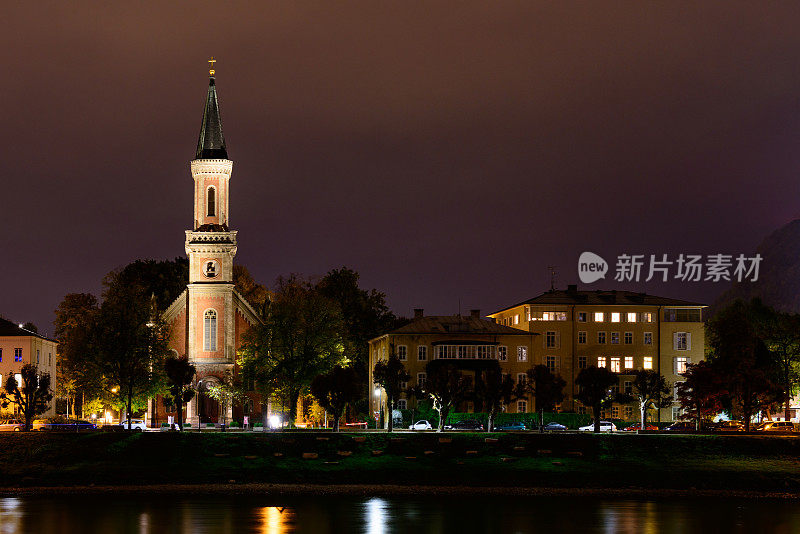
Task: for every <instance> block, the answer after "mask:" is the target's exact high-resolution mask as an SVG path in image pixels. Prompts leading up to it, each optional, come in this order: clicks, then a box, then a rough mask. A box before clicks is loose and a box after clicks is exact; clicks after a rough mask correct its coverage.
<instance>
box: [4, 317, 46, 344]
mask: <svg viewBox="0 0 800 534" xmlns="http://www.w3.org/2000/svg"><path fill="white" fill-rule="evenodd" d="M24 336H32V337H38V338H40V339H46V340H48V341H56V340H55V339H50V338H49V337H47V336H43V335H42V334H37V333H36V332H34V331H32V330H26V329H24V328H22V327H21V326H20V325H18V324H15V323H12V322H11V321H9V320H7V319H3V318H2V317H0V337H24ZM56 343H57V341H56Z"/></svg>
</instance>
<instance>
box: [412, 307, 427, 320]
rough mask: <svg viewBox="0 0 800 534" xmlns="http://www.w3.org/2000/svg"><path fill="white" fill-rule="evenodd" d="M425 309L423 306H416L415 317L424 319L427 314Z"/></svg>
mask: <svg viewBox="0 0 800 534" xmlns="http://www.w3.org/2000/svg"><path fill="white" fill-rule="evenodd" d="M424 311H425V310H424V309H423V308H414V319H422V318H423V317H424V316H425V314H424V313H423V312H424Z"/></svg>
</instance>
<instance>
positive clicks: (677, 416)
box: [672, 406, 681, 421]
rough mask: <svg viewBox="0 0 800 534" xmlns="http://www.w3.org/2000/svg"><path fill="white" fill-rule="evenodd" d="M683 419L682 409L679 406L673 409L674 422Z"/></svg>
mask: <svg viewBox="0 0 800 534" xmlns="http://www.w3.org/2000/svg"><path fill="white" fill-rule="evenodd" d="M680 418H681V409H680V408H679V407H677V406H673V407H672V420H673V421H677V420H678V419H680Z"/></svg>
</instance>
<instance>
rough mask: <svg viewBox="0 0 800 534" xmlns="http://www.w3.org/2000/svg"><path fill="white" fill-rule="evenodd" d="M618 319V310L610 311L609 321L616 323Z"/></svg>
mask: <svg viewBox="0 0 800 534" xmlns="http://www.w3.org/2000/svg"><path fill="white" fill-rule="evenodd" d="M619 320H620V313H619V312H612V313H611V322H612V323H618V322H619Z"/></svg>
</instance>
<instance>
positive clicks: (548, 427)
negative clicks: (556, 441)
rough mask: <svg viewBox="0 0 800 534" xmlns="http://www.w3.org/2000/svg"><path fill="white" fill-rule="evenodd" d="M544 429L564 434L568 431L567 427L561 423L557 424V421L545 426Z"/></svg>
mask: <svg viewBox="0 0 800 534" xmlns="http://www.w3.org/2000/svg"><path fill="white" fill-rule="evenodd" d="M544 429H545V431H547V432H563V431H564V430H566V429H567V426H566V425H562V424H561V423H556V422H555V421H550V422H549V423H547V424H546V425H544Z"/></svg>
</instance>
